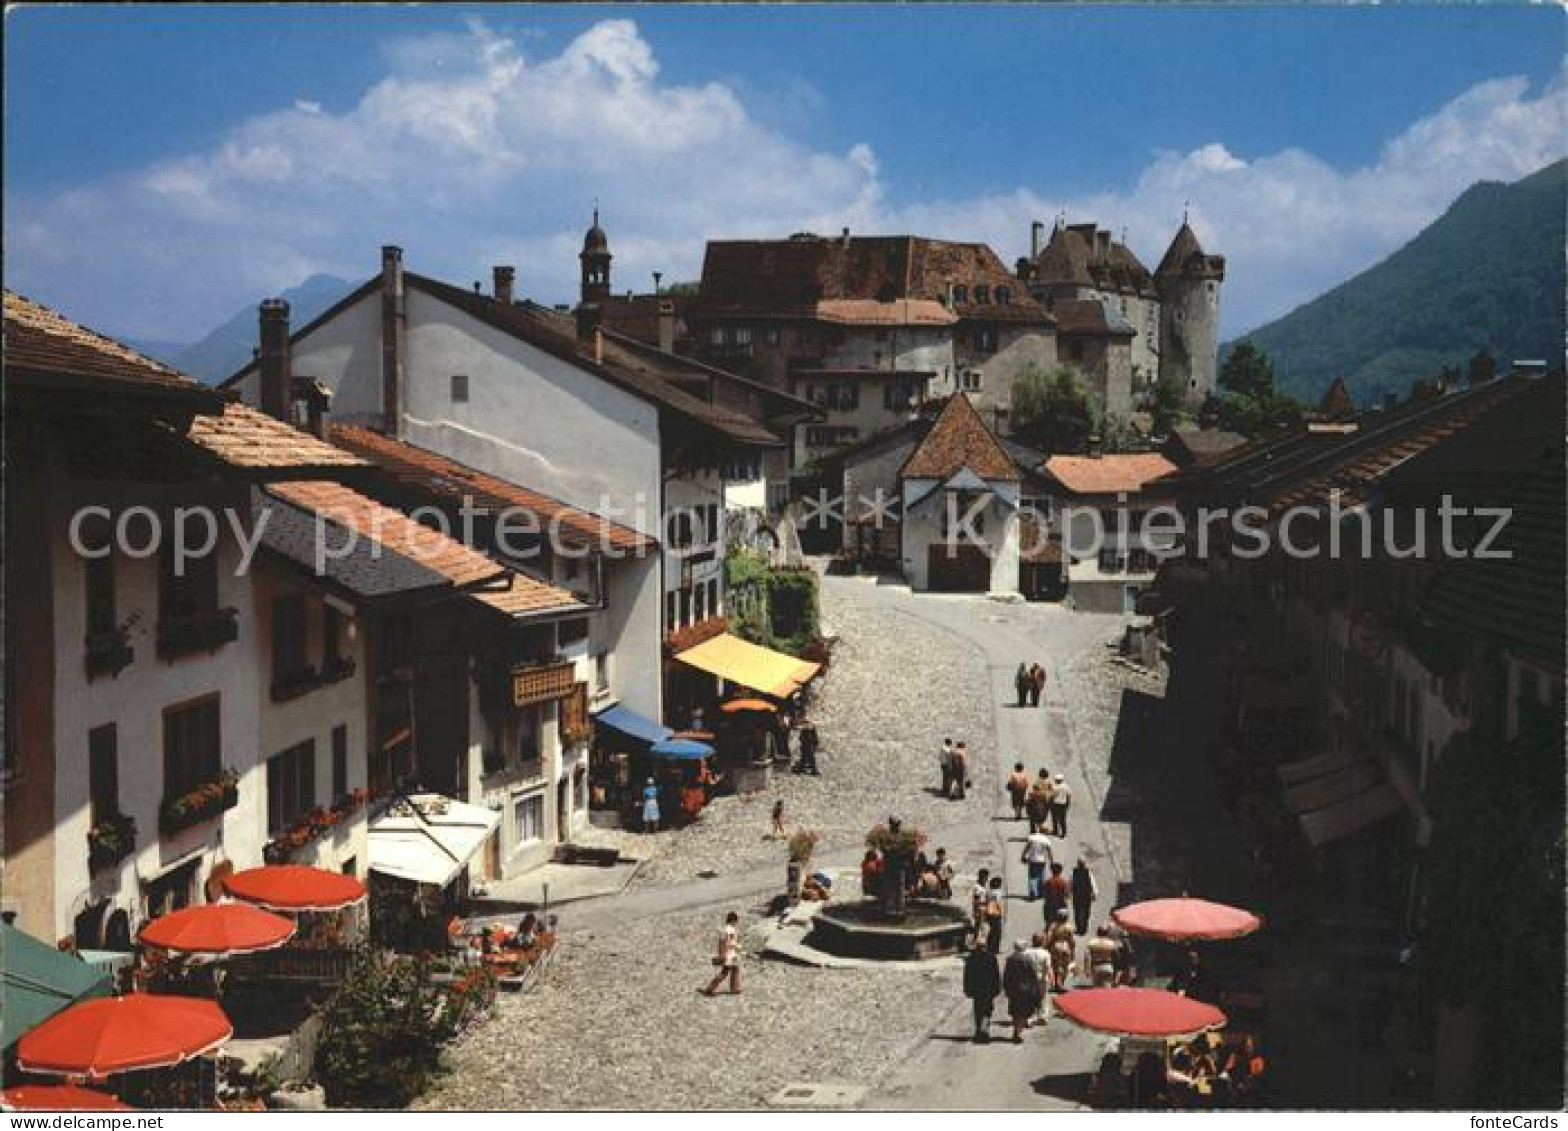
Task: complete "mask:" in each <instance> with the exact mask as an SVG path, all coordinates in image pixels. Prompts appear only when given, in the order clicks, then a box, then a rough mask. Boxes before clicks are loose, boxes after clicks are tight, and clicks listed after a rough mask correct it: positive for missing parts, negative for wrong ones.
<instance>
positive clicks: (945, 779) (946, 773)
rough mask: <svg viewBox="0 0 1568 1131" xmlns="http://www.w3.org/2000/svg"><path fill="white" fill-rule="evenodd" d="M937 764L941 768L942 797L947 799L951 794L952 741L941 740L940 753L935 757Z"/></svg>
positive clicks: (947, 739)
mask: <svg viewBox="0 0 1568 1131" xmlns="http://www.w3.org/2000/svg"><path fill="white" fill-rule="evenodd" d="M936 757H937V762H938V763H939V764H940V765H941V767H942V796H943V797H948V796H950V795H951V794H952V792H953V740H952V739H951V738H944V739H943V740H942V752H941V753H940V754H938V755H937V756H936Z"/></svg>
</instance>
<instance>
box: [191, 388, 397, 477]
mask: <svg viewBox="0 0 1568 1131" xmlns="http://www.w3.org/2000/svg"><path fill="white" fill-rule="evenodd" d="M185 438H186V440H188V441H189V442H190V443H193V444H195V445H196V446H197V447H199V448H201V449H202V450H203V451H205V452H207V453H209V454H211V455H213V456H216V457H217V458H218V459H219V460H221V461H222V462H223V463H225V464H227V465H228V466H230V467H234V468H242V469H269V470H286V469H301V468H312V469H315V468H321V469H327V468H345V467H364V466H366V463H365V461H364V460H363V459H361V458H360V457H359V456H357V455H354V454H353V453H352V452H346V451H344V450H343V449H342V448H338V447H334V446H333V445H331V444H329V443H327V442H326V441H324V440H318V439H317V438H316V437H314V436H312V435H311V434H310V433H309V432H304V431H301V430H300V429H298V428H296V427H294V426H293V425H292V424H286V423H284V422H283V421H281V420H276V419H274V418H273V417H270V416H268V415H267V414H266V413H264V412H260V411H258V410H256V409H254V408H251V407H249V406H248V405H243V404H238V403H231V404H226V405H224V406H223V409H222V411H221V412H218V413H215V414H213V415H211V416H197V417H195V418H193V419H192V420H191V425H190V430H189V431H188V432H186V433H185Z"/></svg>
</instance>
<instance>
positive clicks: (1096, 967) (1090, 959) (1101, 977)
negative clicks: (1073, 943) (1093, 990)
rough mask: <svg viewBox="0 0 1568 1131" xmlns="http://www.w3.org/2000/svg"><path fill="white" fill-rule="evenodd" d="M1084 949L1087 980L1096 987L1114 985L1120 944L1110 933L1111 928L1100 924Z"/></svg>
mask: <svg viewBox="0 0 1568 1131" xmlns="http://www.w3.org/2000/svg"><path fill="white" fill-rule="evenodd" d="M1084 950H1085V951H1086V953H1087V957H1086V958H1085V960H1084V961H1085V962H1087V963H1088V966H1089V980H1090V981H1091V982H1093V983H1094V985H1095V986H1096V987H1104V986H1114V985H1115V984H1116V968H1117V966H1118V965H1119V964H1120V963H1119V960H1118V952H1119V951H1120V950H1121V944H1120V943H1118V942H1117V941H1116V939H1115V937H1114V936H1113V935H1112V934H1111V928H1110V927H1109V926H1108V925H1106V924H1101V926H1100V930H1099V932H1098V933H1097V934H1096V935H1095V936H1094V938H1092V939H1090V940H1089V942H1088V944H1087V945H1086V946H1085V947H1084Z"/></svg>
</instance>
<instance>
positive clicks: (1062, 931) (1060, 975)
mask: <svg viewBox="0 0 1568 1131" xmlns="http://www.w3.org/2000/svg"><path fill="white" fill-rule="evenodd" d="M1046 938H1047V940H1048V943H1049V948H1050V951H1051V988H1052V989H1053V990H1055V991H1056V992H1057V993H1061V992H1062V991H1063V990H1065V989H1066V988H1067V979H1068V978H1069V977H1070V976H1071V975H1072V972H1073V956H1074V954H1075V953H1076V951H1077V949H1078V939H1077V936H1076V935H1074V934H1073V925H1072V923H1071V922H1069V921H1068V912H1067V908H1065V907H1064V908H1062V909H1061V911H1059V912H1057V916H1056V925H1055V926H1053V927H1052V928H1051V931H1050V934H1049V935H1047V936H1046Z"/></svg>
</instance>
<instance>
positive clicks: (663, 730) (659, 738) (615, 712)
mask: <svg viewBox="0 0 1568 1131" xmlns="http://www.w3.org/2000/svg"><path fill="white" fill-rule="evenodd" d="M593 721H594V722H595V723H599V724H601V725H603V726H607V727H610V728H611V729H612V730H618V731H620V732H621V733H622V734H624V735H627V736H628V737H630V738H635V739H636V740H637V741H638V742H663V741H664V740H665V739H666V738H669V737H670V735H671V734H673V733H674V732H673V731H672V730H670V728H669V727H664V726H660V725H659V724H658V723H656V722H654V721H653V720H652V719H645V718H643V717H642V716H641V715H639V714H638V713H637V712H636V711H633V710H632V709H631V708H629V707H622V706H621V705H620V704H616V705H615V706H614V707H606V708H605V709H604V710H602V711H600V712H598V713H597V714H596V715H594V717H593Z"/></svg>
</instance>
